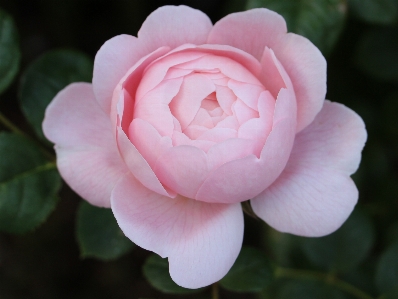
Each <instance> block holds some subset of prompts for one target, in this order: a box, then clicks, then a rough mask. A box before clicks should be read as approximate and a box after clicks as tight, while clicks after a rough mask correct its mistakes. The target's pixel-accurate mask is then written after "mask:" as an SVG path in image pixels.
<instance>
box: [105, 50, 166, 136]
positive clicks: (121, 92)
mask: <svg viewBox="0 0 398 299" xmlns="http://www.w3.org/2000/svg"><path fill="white" fill-rule="evenodd" d="M168 51H169V48H167V47H162V48H159V49H157V50H156V51H154V52H152V53H150V54H148V55H147V56H144V57H142V58H141V59H140V60H139V61H138V62H137V63H136V64H135V65H133V66H132V67H131V68H130V69H129V70H128V71H127V73H126V74H125V75H124V76H123V78H122V79H120V81H119V83H118V84H117V86H115V89H114V91H113V96H112V104H111V108H110V109H111V121H112V124H114V125H116V124H118V125H119V124H120V122H122V127H123V129H124V130H126V131H127V129H128V127H129V125H130V123H131V121H132V120H133V119H132V113H126V115H123V114H124V111H123V109H124V107H123V106H124V103H123V105H122V103H121V99H122V98H123V97H124V96H125V91H127V92H128V94H129V95H130V102H131V103H134V102H136V99H135V97H134V95H135V94H136V91H137V87H138V85H139V84H140V82H141V79H142V72H143V71H144V70H145V68H146V67H147V66H148V65H149V64H150V63H151V62H152V61H153V60H155V59H156V58H159V57H160V56H162V55H164V54H165V53H167V52H168ZM131 96H133V97H134V98H132V97H131ZM131 103H129V104H128V105H129V106H131ZM121 108H123V109H121ZM129 112H133V110H129ZM121 115H123V117H122V119H120V116H121ZM127 115H128V116H129V117H130V118H128V117H126V116H127ZM114 129H115V130H116V128H114Z"/></svg>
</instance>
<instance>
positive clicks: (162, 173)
mask: <svg viewBox="0 0 398 299" xmlns="http://www.w3.org/2000/svg"><path fill="white" fill-rule="evenodd" d="M154 171H155V173H156V176H157V177H158V178H159V180H160V181H161V182H162V183H163V184H164V185H166V186H167V187H169V188H170V189H171V190H173V191H174V192H176V193H178V194H180V195H182V196H186V197H189V198H193V197H194V196H195V194H196V192H197V190H198V188H199V186H200V185H201V184H202V183H203V182H204V180H205V178H206V175H207V172H208V169H207V158H206V154H205V153H204V152H203V151H202V150H200V149H198V148H196V147H193V146H186V145H181V146H177V147H172V148H169V149H167V150H165V151H164V152H163V153H162V155H160V156H159V157H158V159H157V163H156V166H155V169H154Z"/></svg>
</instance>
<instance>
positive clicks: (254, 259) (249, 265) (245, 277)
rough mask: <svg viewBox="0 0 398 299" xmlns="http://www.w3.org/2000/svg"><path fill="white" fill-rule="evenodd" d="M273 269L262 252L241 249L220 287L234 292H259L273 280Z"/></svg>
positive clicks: (252, 249)
mask: <svg viewBox="0 0 398 299" xmlns="http://www.w3.org/2000/svg"><path fill="white" fill-rule="evenodd" d="M273 274H274V269H273V267H272V266H271V263H270V261H269V260H268V258H267V256H266V255H265V253H264V252H262V251H260V250H258V249H255V248H251V247H243V248H242V250H241V252H240V254H239V256H238V258H237V259H236V262H235V264H234V265H233V266H232V268H231V270H229V272H228V274H227V275H226V276H225V277H224V278H223V279H221V280H220V285H221V286H222V287H224V288H226V289H227V290H230V291H235V292H260V291H262V290H263V289H264V288H265V287H267V286H268V285H269V284H270V282H271V281H272V279H273Z"/></svg>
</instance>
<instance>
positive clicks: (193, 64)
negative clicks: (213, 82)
mask: <svg viewBox="0 0 398 299" xmlns="http://www.w3.org/2000/svg"><path fill="white" fill-rule="evenodd" d="M178 68H182V69H190V70H192V69H195V70H203V71H209V70H215V69H217V71H220V72H221V73H223V74H224V75H225V76H227V77H229V78H232V79H234V80H236V81H241V82H247V83H251V84H255V85H261V83H260V81H259V80H258V79H257V77H256V76H254V74H253V73H251V72H250V71H249V70H248V69H247V68H246V67H244V66H243V65H242V64H240V63H238V62H237V61H235V60H232V59H231V58H229V57H227V56H217V55H213V54H208V55H205V56H203V57H200V58H198V59H195V60H191V61H188V62H185V63H181V64H179V65H178Z"/></svg>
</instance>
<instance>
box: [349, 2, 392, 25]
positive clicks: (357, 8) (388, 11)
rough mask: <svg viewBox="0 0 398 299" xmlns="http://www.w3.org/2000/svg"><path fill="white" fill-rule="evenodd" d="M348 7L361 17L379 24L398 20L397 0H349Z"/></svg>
mask: <svg viewBox="0 0 398 299" xmlns="http://www.w3.org/2000/svg"><path fill="white" fill-rule="evenodd" d="M348 7H349V9H351V10H352V12H353V13H354V14H355V15H356V16H358V17H359V18H361V19H363V20H365V21H367V22H371V23H379V24H391V23H393V22H395V21H396V20H397V16H398V1H396V0H348Z"/></svg>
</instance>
